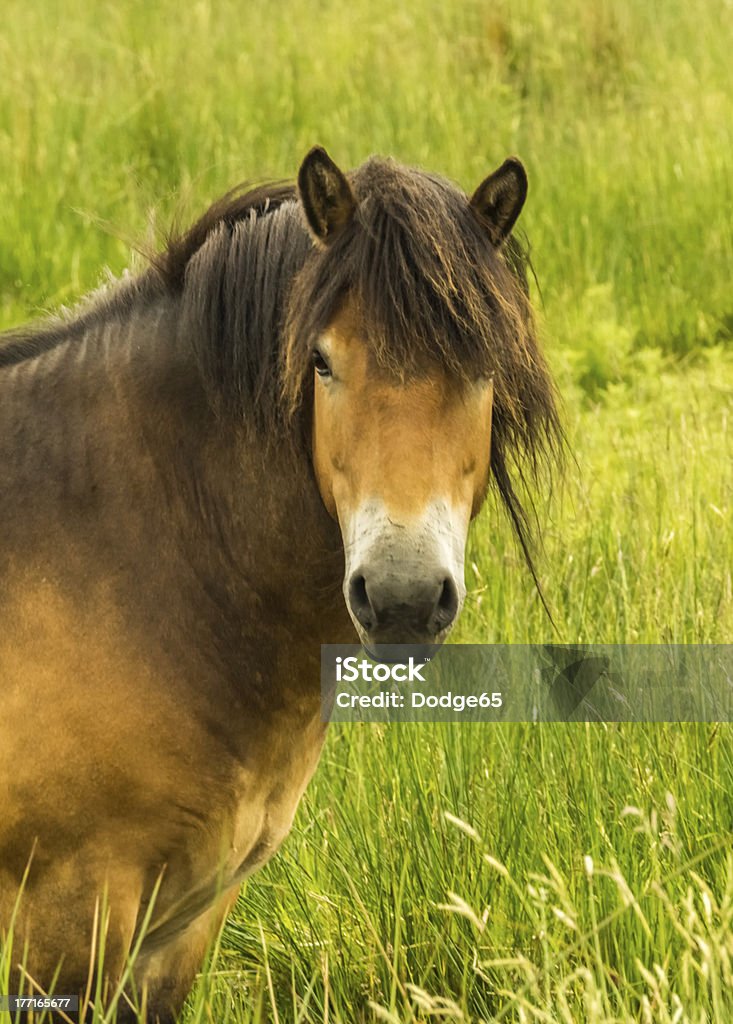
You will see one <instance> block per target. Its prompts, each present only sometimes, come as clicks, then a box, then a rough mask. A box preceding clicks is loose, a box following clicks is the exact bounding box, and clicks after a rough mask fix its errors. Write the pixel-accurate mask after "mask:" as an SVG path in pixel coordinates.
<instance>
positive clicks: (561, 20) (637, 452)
mask: <svg viewBox="0 0 733 1024" xmlns="http://www.w3.org/2000/svg"><path fill="white" fill-rule="evenodd" d="M732 38H733V4H732V3H731V2H730V0H701V2H700V3H698V4H687V3H683V2H682V0H668V2H667V3H665V4H663V5H662V4H655V3H650V2H649V0H623V2H621V3H619V4H615V5H611V4H607V3H603V2H601V0H557V2H554V3H553V2H551V0H511V2H510V0H493V2H491V3H488V2H478V0H465V2H462V0H444V2H442V3H438V2H436V0H404V2H402V3H399V4H397V3H391V2H389V3H387V2H385V3H382V4H368V3H366V2H365V0H353V2H352V3H350V4H344V3H336V2H334V0H311V2H310V3H309V2H307V0H281V2H280V3H278V4H272V3H265V2H264V0H249V2H248V3H245V4H235V3H234V2H232V0H219V2H207V0H192V2H191V3H189V4H186V5H180V4H174V3H172V2H171V0H153V2H149V0H148V2H143V0H118V2H117V3H115V4H111V3H107V2H98V3H94V4H93V3H91V2H89V0H32V2H31V3H28V2H20V0H5V4H4V6H3V16H2V19H0V69H2V73H1V74H0V239H1V244H0V328H4V327H10V326H13V325H15V324H18V323H22V322H24V321H26V320H28V319H30V318H32V317H36V316H38V315H41V314H42V313H43V312H44V311H46V310H50V309H54V308H57V307H58V306H59V305H61V304H70V303H73V301H74V300H75V299H76V298H78V297H79V296H80V295H82V294H84V293H85V292H86V291H88V290H90V289H92V288H93V287H95V286H96V285H97V284H98V283H99V280H100V277H101V275H102V272H103V269H104V268H105V267H108V268H109V269H110V270H111V271H112V272H113V273H119V272H121V271H122V269H123V268H124V267H126V266H128V265H130V262H131V260H134V256H133V254H132V252H131V250H132V248H133V247H134V245H135V244H136V243H139V242H140V241H142V242H144V243H146V244H148V243H149V242H150V241H151V240H154V239H155V238H157V237H160V236H161V235H162V233H163V232H164V231H165V229H166V228H167V227H168V226H169V225H170V223H171V222H172V221H173V220H177V221H179V222H181V223H185V222H186V220H187V219H189V218H191V217H192V216H193V215H195V214H196V213H197V212H198V211H200V210H201V209H202V208H203V207H204V205H205V204H206V203H207V202H208V201H209V200H211V199H213V198H214V197H216V196H217V195H218V194H220V193H222V192H223V191H225V190H226V189H227V188H229V187H231V186H232V185H234V184H235V183H237V182H238V181H240V180H242V179H249V178H263V177H267V178H270V177H278V178H279V177H292V176H293V175H294V173H295V171H296V169H297V166H298V164H299V161H300V159H301V158H302V156H303V155H304V153H305V152H306V151H307V149H308V148H309V147H310V146H311V145H312V144H314V143H316V142H318V143H321V144H323V145H325V146H326V147H327V149H328V150H329V152H330V153H331V155H332V156H333V157H334V159H336V160H337V162H339V163H340V164H341V165H342V166H344V167H348V166H353V165H355V164H358V163H360V162H361V161H362V160H363V159H364V158H366V157H367V156H368V155H369V154H371V153H373V152H379V153H383V154H391V155H394V156H396V157H398V158H399V159H401V160H403V161H405V162H408V163H414V164H418V165H421V166H423V167H425V168H428V169H431V170H435V171H440V172H442V173H444V174H446V175H448V176H449V177H451V178H453V179H454V180H456V181H458V182H459V183H460V184H461V185H463V186H464V187H465V188H466V189H467V190H471V189H472V188H473V187H474V186H475V185H476V184H477V183H478V182H479V181H480V180H481V179H482V178H483V177H484V176H485V175H486V174H487V173H488V172H489V171H490V170H491V169H493V168H494V167H495V166H497V165H498V164H499V163H500V162H501V161H502V159H503V158H504V157H505V156H506V155H507V154H509V153H516V154H517V155H519V156H520V157H521V158H522V159H523V160H524V162H525V163H526V166H527V168H528V172H529V176H530V194H529V199H528V203H527V207H526V210H525V212H524V214H523V216H522V221H521V224H522V227H523V229H524V230H525V231H526V233H527V236H528V238H529V239H530V241H531V246H532V253H533V260H534V264H535V268H536V272H537V279H538V282H539V287H535V299H536V303H537V307H538V312H539V317H540V321H541V325H542V333H543V336H544V339H545V344H546V349H547V352H548V357H549V359H550V361H551V364H552V366H553V368H554V370H555V372H556V376H557V380H558V386H559V390H560V392H561V394H562V398H563V407H564V417H565V422H566V427H567V433H568V439H569V444H570V449H571V451H572V453H573V458H572V459H571V460H570V462H569V463H568V466H567V468H566V471H565V474H564V476H563V477H562V478H561V479H558V480H557V481H556V482H555V484H554V487H553V489H552V490H553V494H552V499H551V500H549V497H548V495H547V494H546V493H545V491H544V490H542V491H541V493H540V494H539V495H538V497H537V521H538V532H539V533H540V534H541V536H542V539H543V543H542V547H541V549H540V552H539V556H538V568H539V574H540V577H541V579H542V582H543V586H544V590H545V593H546V596H547V600H548V603H549V604H550V606H551V608H552V611H553V615H554V617H555V620H556V623H557V628H558V634H559V637H560V638H561V639H562V640H565V641H573V640H580V641H588V642H591V641H593V642H629V643H633V642H655V641H676V642H685V643H693V642H718V643H724V642H726V641H730V640H731V639H733V583H732V579H731V573H732V571H733V522H732V516H733V457H732V456H733V343H732V341H733V290H732V288H731V280H732V278H733V186H732V181H733V177H732V171H731V168H732V167H733V86H732V85H731V76H730V48H731V39H732ZM467 582H468V586H469V597H468V601H467V605H466V609H465V611H464V614H463V618H462V620H461V624H460V627H459V630H458V632H457V635H456V640H458V641H459V642H461V641H463V642H517V643H519V642H539V641H544V640H549V639H552V634H551V630H550V626H549V624H548V622H547V619H546V618H545V616H544V613H543V612H542V609H541V606H540V604H539V601H538V600H537V596H536V594H535V592H534V590H533V587H532V584H531V580H530V578H529V575H528V573H527V572H526V570H525V569H524V568H523V566H522V563H521V559H520V557H519V556H518V553H517V550H516V548H515V546H514V543H513V541H512V538H511V536H510V531H509V529H508V527H507V525H506V523H505V522H504V521H503V520H502V518H501V516H500V514H499V512H498V510H497V508H496V507H494V506H493V504H492V503H491V502H489V503H488V505H487V507H486V509H485V510H484V512H483V513H482V515H481V516H480V518H479V520H478V521H477V523H476V525H475V528H474V530H473V532H472V536H471V539H470V551H469V559H468V562H467ZM732 738H733V737H732V734H731V729H730V727H729V726H728V725H725V724H724V725H715V724H707V725H673V724H670V725H647V726H638V725H637V726H630V725H601V724H595V725H586V724H582V723H575V724H567V725H547V724H545V725H530V724H525V725H521V724H520V725H501V726H496V727H491V726H488V725H483V726H478V725H472V726H465V727H461V726H458V725H452V726H447V725H434V726H425V725H412V726H410V725H394V726H391V727H383V726H378V725H340V726H337V727H333V728H332V730H331V733H330V737H329V740H328V743H327V746H326V750H325V753H324V756H323V759H322V762H321V765H320V767H319V769H318V772H317V775H316V778H315V780H314V782H313V784H312V785H311V787H310V789H309V790H308V793H307V795H306V798H305V799H304V801H303V804H302V806H301V808H300V810H299V812H298V815H297V818H296V824H295V828H294V830H293V833H292V834H291V836H290V837H289V839H288V840H287V842H286V843H285V845H284V847H283V849H282V851H281V853H280V854H279V855H278V857H277V858H276V859H275V860H274V861H273V862H272V863H271V864H270V865H269V866H268V867H267V868H266V869H265V870H263V871H262V872H261V873H260V874H258V875H256V876H255V877H254V878H253V879H251V880H250V881H249V882H248V883H247V885H246V886H245V888H244V889H243V891H242V895H241V897H240V900H239V903H238V905H237V908H236V911H235V913H234V914H233V915H232V917H231V918H230V920H229V922H228V923H227V925H226V928H225V929H224V931H223V933H222V934H221V936H220V939H219V943H218V945H217V948H216V949H215V950H214V951H213V952H212V957H211V961H210V963H209V964H208V966H207V967H206V969H205V970H204V971H203V972H202V977H201V979H200V981H199V984H198V986H197V988H196V990H195V991H194V992H193V994H192V996H191V998H190V1000H189V1004H188V1006H187V1009H186V1012H185V1016H184V1020H185V1022H186V1024H194V1022H197V1024H198V1022H208V1021H211V1022H216V1024H219V1022H222V1024H223V1022H230V1024H245V1022H246V1024H249V1022H252V1024H254V1022H273V1024H301V1022H302V1024H306V1022H308V1024H362V1022H372V1021H386V1022H389V1024H398V1022H399V1024H427V1022H430V1021H463V1022H467V1024H468V1022H470V1024H480V1022H486V1024H488V1022H494V1021H496V1022H511V1024H524V1022H535V1021H537V1022H543V1024H554V1022H562V1024H571V1022H578V1024H584V1022H588V1024H617V1022H619V1024H621V1022H623V1024H626V1022H632V1021H641V1022H644V1024H657V1022H659V1024H708V1022H710V1024H717V1022H726V1021H729V1020H733V838H732V834H733V744H732V742H731V741H732ZM6 966H7V963H6V961H5V960H3V958H2V956H0V990H2V984H1V983H2V978H3V971H4V969H5V967H6ZM0 1018H2V1014H0ZM101 1020H102V1018H101V1016H100V1021H101Z"/></svg>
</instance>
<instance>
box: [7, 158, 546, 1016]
mask: <svg viewBox="0 0 733 1024" xmlns="http://www.w3.org/2000/svg"><path fill="white" fill-rule="evenodd" d="M526 189H527V180H526V175H525V172H524V169H523V167H522V165H521V164H520V163H519V161H518V160H515V159H510V160H507V161H505V163H504V164H503V165H502V166H501V167H500V168H499V170H497V171H496V172H495V173H494V174H492V175H490V176H489V177H488V178H487V179H486V180H485V181H484V182H483V183H482V184H481V185H479V187H478V188H477V190H476V192H475V193H474V194H473V197H472V198H471V199H470V200H469V199H468V198H467V197H466V196H465V195H464V194H463V193H462V192H461V191H460V190H459V189H457V188H456V187H454V186H453V185H451V184H449V183H448V182H446V181H444V180H443V179H441V178H438V177H436V176H433V175H431V174H425V173H423V172H421V171H416V170H412V169H408V168H405V167H402V166H400V165H399V164H397V163H395V162H393V161H391V160H381V159H371V160H369V161H368V162H367V163H365V164H364V165H363V166H362V167H360V168H359V169H358V170H356V171H354V172H353V173H350V174H348V175H344V174H343V173H342V172H341V171H340V170H339V169H338V168H337V167H336V165H335V164H334V163H333V162H332V161H331V160H330V158H329V157H328V156H327V154H326V153H325V152H324V150H322V149H314V150H312V151H311V152H310V153H309V154H308V156H307V157H306V158H305V161H304V162H303V164H302V166H301V168H300V172H299V176H298V185H297V189H296V188H295V187H294V186H290V185H278V186H272V187H267V188H259V189H255V190H254V191H249V192H247V193H246V194H243V195H235V196H228V197H227V198H225V199H224V200H222V201H221V202H220V203H219V204H217V205H215V206H214V207H212V209H210V210H209V212H208V213H207V214H206V215H205V216H204V217H203V218H202V219H201V220H200V221H199V222H198V223H197V224H195V225H194V227H193V228H191V230H190V231H189V232H188V233H187V234H185V235H183V236H182V237H180V238H178V239H176V240H174V241H172V242H171V243H170V244H169V245H168V247H167V248H166V250H165V251H164V252H163V253H162V254H160V255H159V256H158V257H156V258H155V259H154V260H153V261H152V263H151V266H150V267H149V268H148V269H147V270H146V271H145V272H144V273H142V274H141V275H140V276H137V277H133V278H127V279H125V280H123V281H121V282H120V283H118V284H115V285H114V286H111V287H110V288H108V289H107V290H106V291H105V292H103V293H102V294H101V295H97V296H95V297H93V298H92V299H91V300H90V301H89V302H88V303H87V304H86V305H84V306H83V307H82V308H81V309H80V310H78V311H76V312H75V313H74V314H73V315H71V316H70V317H67V318H65V319H59V320H56V321H52V322H50V323H45V324H43V325H41V326H40V327H37V328H31V329H22V330H19V331H16V332H13V333H10V334H9V335H6V336H5V338H4V339H3V342H2V344H0V526H1V529H0V625H1V627H2V628H1V629H0V765H1V767H0V772H1V773H2V776H1V777H2V780H3V784H2V788H1V790H0V930H4V931H5V933H6V934H7V932H8V929H9V928H10V925H11V920H12V934H13V962H14V963H18V962H20V961H21V960H22V961H23V968H22V970H20V969H19V971H18V973H17V974H16V975H14V981H13V985H14V987H15V986H17V985H20V984H21V983H24V987H25V989H26V991H27V990H28V989H29V987H30V988H32V985H31V982H30V980H29V979H33V983H34V984H35V985H37V986H39V987H40V988H41V989H47V988H48V987H50V986H51V985H55V990H56V991H57V992H61V993H83V992H84V991H85V989H86V987H87V984H88V980H89V978H90V958H91V963H92V968H93V966H94V950H93V947H94V946H95V943H96V947H97V949H98V948H99V946H100V945H101V939H102V936H103V937H104V943H103V945H104V968H103V971H104V979H106V982H107V983H108V984H109V986H114V985H116V984H118V983H120V979H121V978H123V977H124V971H125V964H126V962H127V960H128V958H129V956H130V954H131V951H132V950H136V952H137V956H136V959H135V963H134V969H133V971H132V975H131V977H130V978H129V981H128V984H127V991H128V992H129V993H134V994H136V996H137V997H141V996H142V997H144V999H145V1004H146V1006H147V1015H148V1019H149V1020H160V1021H171V1020H173V1019H174V1018H175V1015H176V1013H177V1012H178V1010H179V1009H180V1007H181V1004H182V1002H183V1000H184V998H185V996H186V994H187V992H188V991H189V988H190V986H191V984H192V980H193V978H194V976H195V973H196V971H197V969H198V968H199V967H200V965H201V962H202V958H203V956H204V953H205V950H206V946H207V944H208V943H209V941H210V938H211V935H212V933H213V932H214V931H215V930H216V928H217V927H218V925H219V924H220V922H221V920H222V918H223V915H225V914H226V912H227V909H228V908H229V907H230V905H231V903H232V900H233V899H234V897H235V896H236V893H237V890H238V887H239V885H240V883H241V881H242V879H243V878H245V877H246V876H247V875H248V874H250V873H251V872H252V871H254V870H255V869H256V868H257V867H259V866H260V865H261V864H263V863H264V862H265V861H266V860H267V859H268V858H269V857H270V856H271V855H272V854H273V852H274V851H275V850H276V849H277V847H278V846H279V844H280V843H281V841H282V840H283V838H284V837H285V835H286V834H287V832H288V829H289V828H290V824H291V821H292V819H293V814H294V811H295V808H296V806H297V804H298V801H299V799H300V796H301V794H302V792H303V790H304V788H305V786H306V784H307V782H308V780H309V778H310V776H311V774H312V772H313V770H314V768H315V766H316V763H317V760H318V756H319V752H320V750H321V745H322V743H323V739H324V729H325V726H324V725H323V723H322V721H321V709H320V696H319V695H320V687H319V665H320V645H321V644H322V643H325V642H329V643H334V642H336V643H338V642H353V640H354V630H356V634H357V635H358V637H359V639H360V641H361V642H362V643H363V644H364V645H366V646H367V647H373V646H374V645H376V644H379V643H393V642H400V643H401V642H408V641H409V642H417V643H436V642H438V643H439V642H441V641H442V640H443V639H444V638H445V637H446V636H447V634H448V632H449V631H450V629H451V626H452V625H453V623H454V622H455V619H456V616H457V615H458V613H459V611H460V608H461V603H462V601H463V597H464V593H465V587H464V582H463V558H464V547H465V542H466V533H467V529H468V524H469V521H470V520H471V518H472V517H473V516H475V515H476V513H477V512H478V510H479V508H480V507H481V504H482V501H483V499H484V495H485V493H486V490H487V486H489V485H490V484H493V486H494V487H495V488H496V490H497V492H498V495H499V497H500V499H501V501H502V502H503V504H504V506H505V508H506V509H507V511H508V513H509V516H510V518H511V521H512V523H513V525H514V527H515V529H516V532H517V534H518V537H519V542H520V544H521V546H522V548H523V549H524V550H525V554H528V551H527V545H528V537H527V529H526V517H525V512H524V509H523V506H522V503H521V501H520V499H519V497H518V491H517V489H516V486H515V484H516V480H517V474H519V476H521V474H522V467H523V466H524V467H527V466H528V467H530V468H533V467H536V465H537V463H538V460H540V459H541V458H542V457H543V456H545V455H547V454H551V453H552V452H553V450H554V448H555V446H556V442H557V439H558V437H559V429H558V420H557V414H556V409H555V402H554V398H553V386H552V383H551V380H550V378H549V375H548V371H547V369H546V366H545V363H544V361H543V358H542V356H541V354H540V352H539V350H538V346H537V342H536V337H535V333H534V328H533V321H532V316H531V311H530V307H529V302H528V298H527V289H526V280H525V274H524V268H525V260H524V258H523V256H522V253H521V250H520V248H519V246H518V245H517V244H516V242H515V241H513V240H512V239H511V238H510V232H511V230H512V227H513V225H514V222H515V220H516V218H517V216H518V214H519V212H520V210H521V208H522V205H523V203H524V199H525V195H526ZM492 422H493V429H492ZM530 565H531V563H530ZM21 885H22V893H21V895H20V897H19V889H20V887H21ZM100 907H104V908H106V915H102V914H101V913H100V909H99V908H100ZM144 926H145V927H144ZM16 990H17V989H16ZM120 1007H121V1009H120V1016H121V1017H122V1016H124V1015H125V1014H130V1013H131V1011H130V1010H129V1009H128V1008H125V1004H124V1000H123V1001H122V1002H121V1003H120Z"/></svg>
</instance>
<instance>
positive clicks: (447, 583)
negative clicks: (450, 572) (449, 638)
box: [435, 576, 458, 631]
mask: <svg viewBox="0 0 733 1024" xmlns="http://www.w3.org/2000/svg"><path fill="white" fill-rule="evenodd" d="M457 614H458V588H457V587H456V585H455V583H454V582H453V579H452V578H451V577H450V576H446V578H445V579H444V580H443V586H442V588H441V591H440V597H439V598H438V603H437V605H436V607H435V620H436V625H437V626H438V631H440V630H442V629H445V628H446V626H450V624H451V622H453V619H455V617H456V615H457Z"/></svg>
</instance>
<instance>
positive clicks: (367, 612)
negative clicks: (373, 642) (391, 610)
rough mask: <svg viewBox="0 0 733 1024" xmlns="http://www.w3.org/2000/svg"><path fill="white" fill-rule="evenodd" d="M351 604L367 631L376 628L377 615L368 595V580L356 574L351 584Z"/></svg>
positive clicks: (358, 619) (355, 614)
mask: <svg viewBox="0 0 733 1024" xmlns="http://www.w3.org/2000/svg"><path fill="white" fill-rule="evenodd" d="M349 604H350V606H351V610H352V612H353V613H354V616H355V617H356V619H357V621H358V622H359V624H360V625H361V626H362V627H363V628H364V629H366V630H371V629H373V628H374V624H375V615H374V609H373V608H372V603H371V601H370V600H369V595H368V594H367V588H366V580H365V579H364V577H363V576H361V575H358V574H355V575H354V576H352V577H351V580H350V582H349Z"/></svg>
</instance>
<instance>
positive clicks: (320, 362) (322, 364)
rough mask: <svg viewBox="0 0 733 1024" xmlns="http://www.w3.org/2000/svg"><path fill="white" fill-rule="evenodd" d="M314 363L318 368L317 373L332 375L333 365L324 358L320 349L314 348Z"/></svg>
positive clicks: (324, 375)
mask: <svg viewBox="0 0 733 1024" xmlns="http://www.w3.org/2000/svg"><path fill="white" fill-rule="evenodd" d="M313 365H314V366H315V368H316V373H317V374H318V376H319V377H330V376H331V367H330V366H329V365H328V363H327V362H326V360H325V359H324V358H323V356H322V355H321V353H320V352H319V351H318V349H317V348H316V349H314V350H313Z"/></svg>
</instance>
